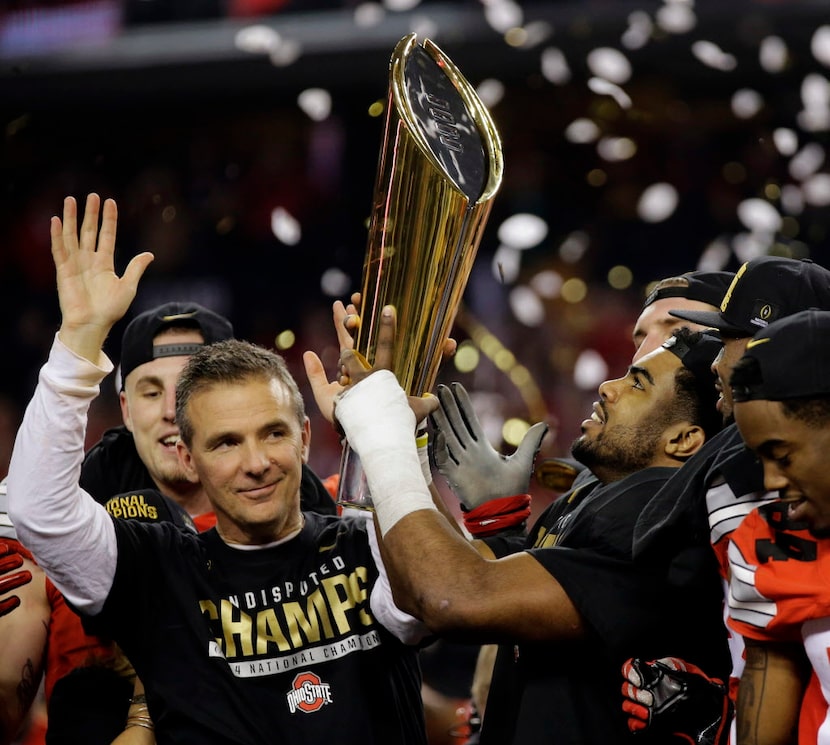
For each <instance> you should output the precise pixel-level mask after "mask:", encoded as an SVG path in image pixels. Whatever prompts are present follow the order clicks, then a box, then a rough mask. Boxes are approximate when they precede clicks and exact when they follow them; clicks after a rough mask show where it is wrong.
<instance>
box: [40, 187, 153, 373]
mask: <svg viewBox="0 0 830 745" xmlns="http://www.w3.org/2000/svg"><path fill="white" fill-rule="evenodd" d="M100 207H101V199H100V197H99V196H98V195H97V194H90V195H89V196H88V197H87V200H86V209H85V210H84V218H83V222H82V224H81V229H80V233H79V232H78V225H77V223H78V219H77V215H78V208H77V204H76V202H75V199H74V198H73V197H66V199H65V200H64V203H63V221H61V219H60V218H58V217H53V218H52V221H51V225H50V232H51V237H52V258H53V260H54V262H55V270H56V272H57V283H58V298H59V300H60V308H61V315H62V321H61V328H60V332H59V336H60V340H61V342H63V343H64V344H65V345H66V346H67V347H69V348H70V349H71V350H72V351H73V352H75V353H76V354H78V355H80V356H82V357H85V358H86V359H88V360H90V361H92V362H97V361H98V358H99V354H100V352H101V348H102V347H103V344H104V340H105V339H106V338H107V334H108V333H109V331H110V329H111V328H112V326H113V324H115V322H116V321H118V320H119V319H120V318H121V317H122V316H123V315H124V314H125V313H126V312H127V309H128V308H129V307H130V303H132V301H133V298H134V297H135V293H136V289H137V288H138V282H139V280H140V279H141V276H142V275H143V274H144V271H145V270H146V269H147V267H148V266H149V265H150V262H151V261H152V260H153V255H152V254H151V253H146V252H145V253H141V254H139V255H137V256H134V257H133V258H132V259H131V260H130V263H129V264H128V265H127V269H126V271H125V272H124V275H123V276H122V277H119V276H118V275H117V274H116V273H115V264H114V255H115V232H116V226H117V223H118V209H117V207H116V205H115V202H114V201H113V200H112V199H107V200H106V201H105V202H104V210H103V219H102V220H101V227H100V230H99V228H98V218H99V212H100Z"/></svg>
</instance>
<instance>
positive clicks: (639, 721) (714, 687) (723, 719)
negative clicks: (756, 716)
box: [622, 657, 734, 745]
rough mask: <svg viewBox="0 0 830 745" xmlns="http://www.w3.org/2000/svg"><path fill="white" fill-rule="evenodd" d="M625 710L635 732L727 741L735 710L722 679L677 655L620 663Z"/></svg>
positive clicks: (698, 743) (717, 743)
mask: <svg viewBox="0 0 830 745" xmlns="http://www.w3.org/2000/svg"><path fill="white" fill-rule="evenodd" d="M622 674H623V677H624V678H625V683H623V685H622V693H623V696H624V700H623V705H622V708H623V711H624V712H625V713H626V714H627V715H628V729H629V730H630V731H631V732H641V731H644V730H646V729H647V730H648V731H649V732H651V733H654V734H655V735H659V736H661V737H664V738H666V737H674V738H676V741H677V742H686V743H691V744H692V745H727V743H728V741H729V728H730V726H731V722H732V715H733V712H734V709H733V706H732V701H731V700H730V698H729V692H728V690H727V687H726V686H725V685H724V684H723V682H722V681H721V680H719V679H717V678H710V677H709V676H708V675H706V673H704V672H703V670H701V669H700V668H699V667H697V666H696V665H692V664H690V663H688V662H684V661H683V660H681V659H679V658H677V657H663V658H661V659H659V660H651V661H649V662H644V661H643V660H640V659H636V658H632V659H630V660H628V661H626V662H625V663H624V664H623V667H622Z"/></svg>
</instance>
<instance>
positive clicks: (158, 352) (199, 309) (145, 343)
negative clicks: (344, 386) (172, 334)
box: [120, 302, 233, 388]
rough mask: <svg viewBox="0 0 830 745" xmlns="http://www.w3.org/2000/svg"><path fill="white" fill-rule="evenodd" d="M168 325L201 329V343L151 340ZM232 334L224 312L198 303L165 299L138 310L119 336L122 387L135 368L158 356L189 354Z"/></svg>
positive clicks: (228, 337) (231, 336)
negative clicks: (160, 342) (141, 310)
mask: <svg viewBox="0 0 830 745" xmlns="http://www.w3.org/2000/svg"><path fill="white" fill-rule="evenodd" d="M171 326H185V327H192V328H194V329H196V330H198V331H200V332H201V334H202V337H203V338H204V343H192V344H153V340H154V339H155V338H156V336H158V334H159V333H161V332H162V331H164V329H166V328H169V327H171ZM232 338H233V326H232V325H231V322H230V321H229V320H228V319H227V318H225V317H224V316H220V315H219V314H218V313H214V312H213V311H212V310H208V309H207V308H205V307H204V306H202V305H199V304H198V303H192V302H184V303H179V302H172V303H164V305H159V306H157V307H155V308H151V309H150V310H147V311H144V313H140V314H139V315H137V316H136V317H135V318H133V320H132V321H130V323H129V325H128V326H127V328H126V329H124V335H123V336H122V337H121V368H120V375H121V387H122V388H123V387H124V381H125V380H126V378H127V375H129V374H130V373H131V372H132V371H133V370H135V368H137V367H138V366H139V365H143V364H144V363H145V362H151V361H152V360H155V359H158V358H159V357H176V356H179V355H191V354H193V353H194V352H196V351H197V350H198V349H199V348H200V347H202V346H204V344H213V343H214V342H217V341H224V340H225V339H232Z"/></svg>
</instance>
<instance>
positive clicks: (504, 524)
mask: <svg viewBox="0 0 830 745" xmlns="http://www.w3.org/2000/svg"><path fill="white" fill-rule="evenodd" d="M528 517H530V494H516V495H515V496H512V497H499V498H498V499H491V500H490V501H488V502H485V503H484V504H480V505H479V506H478V507H474V508H473V509H471V510H470V511H469V512H467V511H464V525H465V526H466V528H467V530H469V531H470V533H471V535H473V536H474V537H475V538H487V537H488V536H492V535H496V534H497V533H500V532H501V531H502V530H505V529H506V528H513V527H516V526H517V525H520V524H521V523H523V522H524V521H525V520H527V518H528Z"/></svg>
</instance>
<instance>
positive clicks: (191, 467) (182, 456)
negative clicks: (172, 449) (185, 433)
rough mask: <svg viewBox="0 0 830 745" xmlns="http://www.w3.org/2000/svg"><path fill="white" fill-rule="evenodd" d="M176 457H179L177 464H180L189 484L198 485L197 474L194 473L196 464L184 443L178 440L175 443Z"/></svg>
mask: <svg viewBox="0 0 830 745" xmlns="http://www.w3.org/2000/svg"><path fill="white" fill-rule="evenodd" d="M176 455H178V456H179V463H181V464H182V468H183V469H184V472H185V475H186V476H187V480H188V481H189V482H190V483H191V484H198V483H199V474H198V473H197V472H196V464H195V463H194V461H193V454H192V453H191V452H190V449H189V448H188V447H187V445H185V444H184V442H182V441H181V439H179V441H178V442H177V443H176Z"/></svg>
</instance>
